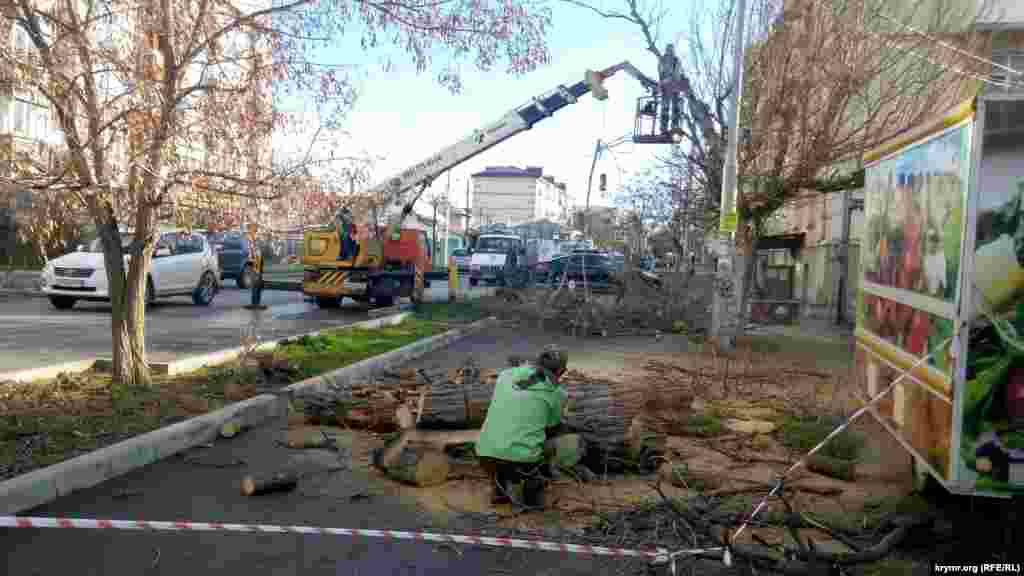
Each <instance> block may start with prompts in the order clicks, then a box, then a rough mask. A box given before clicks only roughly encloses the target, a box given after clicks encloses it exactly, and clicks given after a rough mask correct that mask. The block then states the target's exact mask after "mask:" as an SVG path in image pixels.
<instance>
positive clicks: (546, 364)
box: [537, 344, 569, 372]
mask: <svg viewBox="0 0 1024 576" xmlns="http://www.w3.org/2000/svg"><path fill="white" fill-rule="evenodd" d="M537 365H538V366H540V367H542V368H545V369H547V370H550V371H552V372H561V371H562V370H565V368H566V366H568V365H569V353H568V352H566V351H565V349H563V348H562V347H560V346H558V345H557V344H548V345H547V346H545V347H544V349H543V350H542V351H541V353H540V355H539V356H538V357H537Z"/></svg>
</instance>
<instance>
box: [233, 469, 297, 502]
mask: <svg viewBox="0 0 1024 576" xmlns="http://www.w3.org/2000/svg"><path fill="white" fill-rule="evenodd" d="M298 484H299V475H298V474H297V473H296V472H295V471H292V470H289V471H284V472H275V473H273V474H267V475H265V476H246V477H245V478H242V495H243V496H258V495H260V494H269V493H271V492H283V491H287V490H293V489H294V488H295V487H296V486H298Z"/></svg>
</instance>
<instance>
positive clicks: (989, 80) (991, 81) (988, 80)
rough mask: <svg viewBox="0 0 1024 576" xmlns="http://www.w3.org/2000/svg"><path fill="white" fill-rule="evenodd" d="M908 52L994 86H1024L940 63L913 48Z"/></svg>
mask: <svg viewBox="0 0 1024 576" xmlns="http://www.w3.org/2000/svg"><path fill="white" fill-rule="evenodd" d="M907 54H909V55H910V56H913V57H914V58H918V59H920V60H924V61H925V62H928V63H929V64H931V65H933V66H938V67H939V68H942V69H943V70H946V71H947V72H953V73H955V74H960V75H961V76H967V77H969V78H973V79H975V80H977V81H979V82H984V83H985V84H990V85H992V86H999V87H1002V88H1021V87H1024V83H1020V82H1013V83H1009V82H1003V81H1001V80H996V79H994V78H986V77H984V76H980V75H978V74H975V73H974V72H968V71H967V70H962V69H960V68H957V67H955V66H951V65H949V64H940V63H938V62H936V61H934V60H932V59H931V58H928V57H927V56H922V55H920V54H917V53H915V52H914V51H913V50H909V51H907Z"/></svg>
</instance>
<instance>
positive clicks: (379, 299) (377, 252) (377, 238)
mask: <svg viewBox="0 0 1024 576" xmlns="http://www.w3.org/2000/svg"><path fill="white" fill-rule="evenodd" d="M392 232H395V231H393V230H386V229H384V228H383V227H381V228H379V229H378V230H377V234H374V233H373V231H372V230H371V229H369V228H367V227H365V226H362V227H358V228H357V229H356V232H355V234H354V238H352V237H350V238H347V239H345V240H347V242H346V243H345V244H347V245H344V244H343V243H342V238H341V236H340V235H339V233H338V231H337V230H336V228H335V227H333V226H324V227H321V228H318V229H311V230H307V231H306V233H305V250H304V254H303V257H302V263H303V265H304V268H305V272H304V277H303V282H302V291H303V293H305V294H306V295H307V296H312V297H313V298H314V299H315V300H316V302H317V304H318V305H319V306H321V307H323V308H331V307H336V306H338V305H340V303H341V300H342V299H343V298H346V297H347V298H351V299H352V300H355V301H356V302H372V303H373V304H375V305H377V306H391V305H392V304H394V301H395V299H396V298H411V299H412V300H413V301H414V302H418V301H421V300H422V299H423V294H424V291H425V289H426V279H425V277H424V274H425V273H426V272H427V271H428V270H430V269H431V267H432V265H433V264H432V262H431V253H430V242H429V241H428V240H427V235H426V231H425V230H423V229H422V228H420V227H417V226H412V225H407V226H403V227H402V228H401V229H400V230H398V231H397V234H393V233H392Z"/></svg>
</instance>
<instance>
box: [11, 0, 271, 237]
mask: <svg viewBox="0 0 1024 576" xmlns="http://www.w3.org/2000/svg"><path fill="white" fill-rule="evenodd" d="M44 8H45V6H40V9H44ZM58 17H59V15H58ZM225 17H226V16H225ZM40 20H41V22H43V23H44V25H45V19H40ZM44 32H45V30H44ZM88 32H89V34H90V35H92V36H93V38H92V39H93V41H94V46H95V49H96V50H97V51H99V50H114V49H117V50H119V51H120V52H121V53H122V54H129V55H134V58H135V65H136V77H135V78H134V83H135V86H129V85H126V84H125V83H124V82H123V81H119V80H118V78H117V76H116V75H115V74H113V73H111V72H109V71H106V72H104V71H98V72H96V73H95V74H94V79H95V81H96V86H97V88H98V91H99V95H98V96H99V98H100V101H101V102H104V103H106V102H114V101H115V97H117V96H119V95H123V94H125V93H127V92H128V91H130V89H132V88H138V87H143V89H144V86H145V84H146V83H147V82H148V81H154V80H157V79H158V78H160V77H161V74H162V70H163V62H161V56H160V52H159V50H158V47H157V43H158V39H159V35H158V34H159V31H158V30H157V26H156V25H155V24H154V23H152V22H150V21H149V18H148V17H147V16H146V14H145V13H144V11H141V10H138V9H127V8H125V7H120V9H117V7H115V9H114V10H111V11H108V12H107V13H106V14H105V15H103V16H101V17H98V18H96V19H95V21H94V24H93V25H92V26H90V28H89V30H88ZM0 42H4V43H7V46H8V47H9V48H11V50H5V52H7V53H8V54H11V55H13V58H14V59H15V62H16V63H17V65H18V67H19V68H22V71H21V73H20V74H15V73H14V70H13V69H12V66H11V65H10V62H7V63H6V64H0V147H3V148H4V149H5V150H7V151H9V152H14V153H16V154H19V156H20V157H30V158H32V159H33V161H34V162H36V163H39V162H40V161H42V162H44V163H50V164H53V163H55V162H56V161H58V160H59V159H60V158H61V157H62V156H63V155H64V147H63V144H64V134H63V132H62V130H61V129H60V126H59V122H58V119H57V117H56V114H55V112H54V110H52V109H51V106H50V105H49V104H48V102H47V100H46V99H45V98H44V97H43V95H42V94H40V93H38V92H36V91H33V90H32V89H31V87H30V82H26V77H27V78H28V79H29V80H33V79H36V78H42V77H44V75H45V73H46V71H45V70H44V69H43V68H42V66H41V62H40V61H39V59H38V56H37V55H36V52H35V47H34V46H33V44H32V43H31V42H30V39H29V37H28V34H27V33H26V32H25V31H24V30H23V29H22V28H21V27H19V26H16V25H14V22H13V20H12V19H11V18H9V17H4V18H0ZM217 49H218V50H219V51H221V52H222V53H225V54H227V55H228V56H232V55H244V56H246V57H245V58H240V59H239V60H240V61H245V62H248V63H249V64H245V65H248V66H253V67H259V66H264V65H265V64H266V63H268V62H269V61H270V53H269V48H268V47H260V46H257V45H256V43H255V42H254V39H253V38H251V37H249V36H247V35H246V34H245V33H241V32H238V33H230V34H226V35H225V36H224V37H223V39H222V41H221V42H220V45H219V46H218V47H217ZM70 62H72V64H70V65H74V64H73V62H74V60H73V59H71V60H70ZM108 68H109V67H108ZM239 68H241V65H240V66H239ZM179 73H180V74H183V75H184V78H183V83H187V82H196V81H197V80H199V79H200V76H199V74H202V73H203V72H202V71H201V70H200V69H199V67H198V66H190V67H185V68H183V69H182V70H181V71H179ZM239 73H241V72H239ZM202 78H208V76H203V77H202ZM229 80H230V78H229ZM207 83H208V84H210V85H212V86H214V87H216V84H217V83H216V80H213V81H209V80H207ZM184 85H187V84H184ZM271 97H272V94H270V93H267V92H266V91H264V92H262V93H261V92H260V91H257V90H256V87H255V85H254V86H253V89H252V91H251V92H250V93H249V94H246V95H245V96H239V95H238V94H237V93H235V94H231V95H230V96H226V95H219V94H217V92H216V91H215V90H200V91H197V92H196V94H195V95H193V96H191V97H189V98H187V99H183V100H182V102H181V103H180V104H179V113H180V114H181V117H180V120H181V121H180V122H179V124H180V125H184V126H189V129H188V132H187V133H179V134H176V135H175V138H174V152H173V153H172V154H171V155H170V157H169V159H168V162H167V164H168V166H167V167H168V169H169V170H170V172H171V173H173V174H174V175H175V178H182V177H183V176H184V178H182V179H184V180H186V181H188V180H190V181H191V184H176V185H174V186H173V188H172V189H171V190H170V198H169V199H168V201H167V202H165V203H164V205H163V206H162V208H161V209H160V210H159V212H158V218H159V219H160V220H161V221H162V222H163V223H166V224H179V225H184V224H187V225H194V226H196V227H201V228H213V227H218V226H219V227H234V226H237V225H239V224H241V223H242V222H243V221H244V220H246V219H247V218H248V219H253V218H255V219H259V220H266V219H267V218H269V216H270V215H271V213H272V210H271V206H270V205H269V202H259V203H253V202H250V201H249V199H248V198H246V197H245V196H244V195H239V194H222V193H218V192H217V191H216V190H215V189H216V186H212V185H211V183H210V181H209V178H208V177H207V176H206V175H203V174H201V172H205V173H206V174H215V173H230V174H234V175H238V176H240V177H242V178H244V179H246V180H253V181H258V180H260V179H261V176H262V175H265V173H266V171H267V170H268V169H269V166H270V157H271V140H270V130H269V128H268V127H255V128H252V129H249V130H246V131H244V132H240V133H239V134H237V135H234V137H229V136H228V135H225V134H218V133H215V132H214V131H213V130H210V129H208V127H209V124H210V123H208V122H203V121H202V118H200V117H197V114H199V113H200V112H197V111H198V110H204V111H205V112H203V113H207V114H209V113H220V114H224V113H230V112H235V111H237V110H239V109H240V108H243V107H245V108H247V109H248V110H250V111H252V112H253V113H254V115H258V114H260V113H263V112H265V111H266V109H267V107H269V106H271V100H270V98H271ZM197 103H200V104H201V105H196V104H197ZM101 113H103V114H105V116H104V117H102V118H100V119H99V120H100V121H101V123H102V122H109V121H112V120H115V118H116V115H117V114H119V113H120V109H119V108H118V107H117V106H102V111H101ZM82 120H83V121H84V120H85V118H84V117H83V118H82ZM151 126H152V124H151V122H150V118H149V117H147V115H146V114H143V113H141V112H136V113H132V114H130V115H129V116H128V118H127V122H126V125H125V126H124V127H125V128H126V129H123V130H116V131H110V132H108V133H107V136H109V137H110V142H109V146H108V147H107V161H108V163H109V168H110V171H111V172H110V174H111V178H112V182H113V185H114V187H115V188H117V187H123V186H125V185H126V182H127V181H126V177H127V174H128V170H127V166H128V164H129V162H130V158H131V156H132V155H133V154H139V153H140V151H141V146H143V144H144V143H143V140H142V139H143V137H144V135H145V134H146V133H147V130H148V129H150V128H151ZM11 157H12V156H8V157H7V161H6V162H4V163H3V164H2V165H0V171H2V172H3V174H2V175H3V176H4V177H7V178H11V177H12V174H11V170H12V167H13V164H12V163H11V162H10V158H11ZM7 188H11V189H10V190H6V192H7V193H6V194H2V195H0V208H6V209H7V212H8V214H10V213H11V212H14V213H16V212H17V208H18V206H25V205H26V203H28V204H31V202H32V197H33V195H37V194H42V193H45V192H42V191H37V192H33V193H31V194H30V193H28V191H27V190H14V189H13V188H17V187H16V186H14V185H8V186H7ZM238 191H240V192H250V193H259V192H264V193H263V194H260V195H261V196H264V197H266V196H269V195H270V194H269V192H268V191H266V190H264V191H261V190H256V189H246V190H238ZM133 203H134V199H133V198H132V197H131V196H130V195H128V194H124V193H115V194H114V195H113V208H114V211H115V213H117V214H118V217H119V219H120V220H122V221H124V220H125V219H126V218H127V217H128V216H129V215H130V214H131V212H132V210H133V208H134V206H133ZM8 204H9V206H8Z"/></svg>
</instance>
